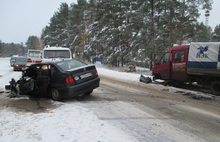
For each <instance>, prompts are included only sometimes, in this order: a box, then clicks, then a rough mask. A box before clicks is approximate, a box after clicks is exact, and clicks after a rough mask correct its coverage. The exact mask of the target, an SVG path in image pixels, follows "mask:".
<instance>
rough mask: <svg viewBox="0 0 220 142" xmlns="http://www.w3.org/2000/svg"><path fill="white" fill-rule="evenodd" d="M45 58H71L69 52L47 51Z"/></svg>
mask: <svg viewBox="0 0 220 142" xmlns="http://www.w3.org/2000/svg"><path fill="white" fill-rule="evenodd" d="M44 58H70V51H68V50H45V51H44Z"/></svg>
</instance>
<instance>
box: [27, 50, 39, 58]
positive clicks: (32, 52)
mask: <svg viewBox="0 0 220 142" xmlns="http://www.w3.org/2000/svg"><path fill="white" fill-rule="evenodd" d="M28 57H40V51H29V52H28Z"/></svg>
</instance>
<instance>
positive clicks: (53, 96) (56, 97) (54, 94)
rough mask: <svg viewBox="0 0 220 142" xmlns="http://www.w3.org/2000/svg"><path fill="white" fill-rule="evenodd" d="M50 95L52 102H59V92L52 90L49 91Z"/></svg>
mask: <svg viewBox="0 0 220 142" xmlns="http://www.w3.org/2000/svg"><path fill="white" fill-rule="evenodd" d="M50 95H51V97H52V99H53V100H55V101H60V100H61V98H62V97H61V94H60V93H59V91H58V90H57V89H55V88H52V89H51V91H50Z"/></svg>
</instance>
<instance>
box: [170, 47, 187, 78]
mask: <svg viewBox="0 0 220 142" xmlns="http://www.w3.org/2000/svg"><path fill="white" fill-rule="evenodd" d="M187 54H188V50H178V51H173V54H172V56H173V57H172V66H171V79H173V80H177V81H186V80H187V74H186V65H187Z"/></svg>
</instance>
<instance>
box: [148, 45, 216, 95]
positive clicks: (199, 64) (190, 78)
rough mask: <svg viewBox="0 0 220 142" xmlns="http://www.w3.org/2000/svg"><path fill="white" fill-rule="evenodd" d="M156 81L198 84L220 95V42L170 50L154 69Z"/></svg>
mask: <svg viewBox="0 0 220 142" xmlns="http://www.w3.org/2000/svg"><path fill="white" fill-rule="evenodd" d="M152 74H153V76H154V78H155V79H162V80H166V81H168V82H171V83H172V84H173V85H177V84H181V83H184V82H197V84H199V85H204V86H208V87H209V88H210V90H211V92H212V93H213V94H215V95H220V42H194V43H191V44H190V45H180V46H175V47H172V48H170V49H169V50H168V51H166V53H164V54H163V56H162V57H161V58H160V60H159V61H156V63H155V66H154V67H153V69H152Z"/></svg>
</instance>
